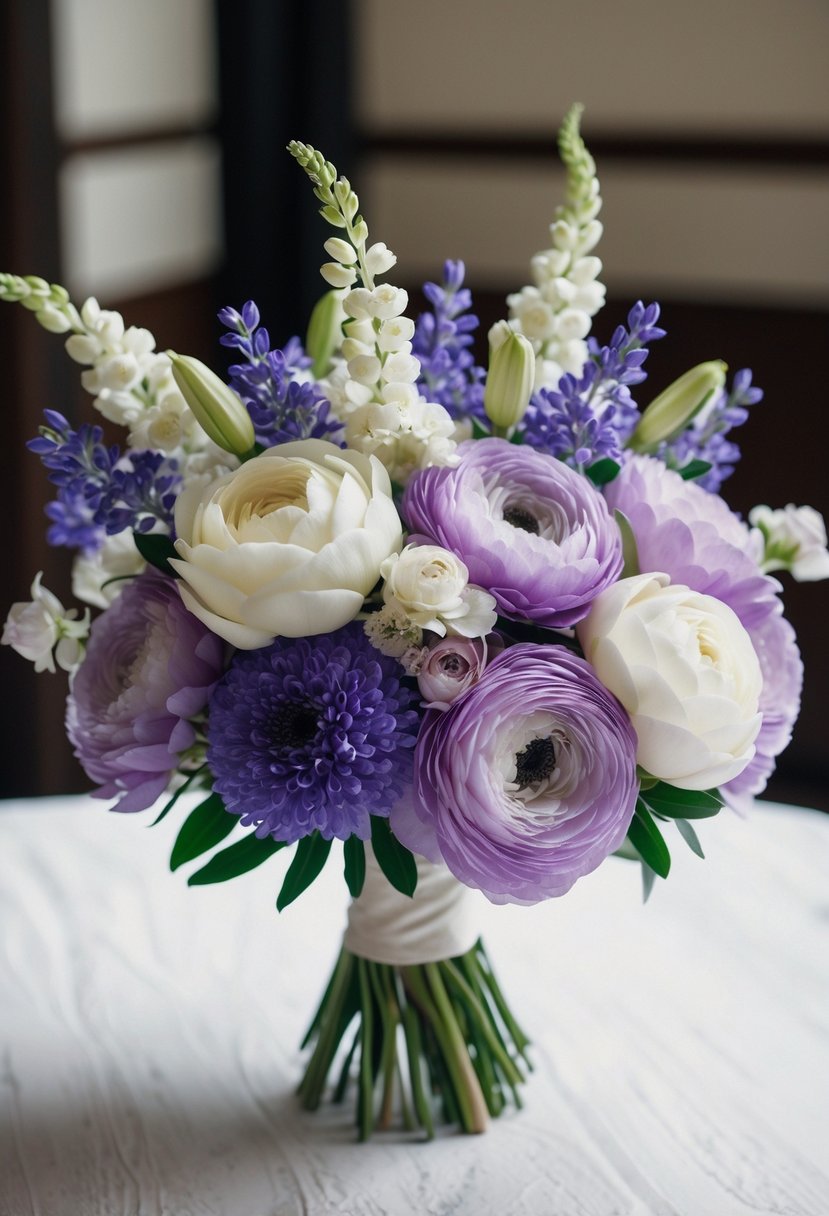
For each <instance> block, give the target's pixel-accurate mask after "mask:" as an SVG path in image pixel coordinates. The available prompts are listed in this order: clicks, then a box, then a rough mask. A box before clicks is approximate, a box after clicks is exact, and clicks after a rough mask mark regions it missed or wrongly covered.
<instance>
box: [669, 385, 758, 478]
mask: <svg viewBox="0 0 829 1216" xmlns="http://www.w3.org/2000/svg"><path fill="white" fill-rule="evenodd" d="M762 398H763V390H762V389H761V388H756V387H755V386H754V385H752V383H751V372H750V371H749V369H748V368H743V370H742V371H739V372H737V373H736V375H735V376H734V380H733V382H732V385H731V389H730V391H729V392H726V391H725V390H723V391H721V392H719V393H717V394H716V395H715V397H714V398H713V400H712V401H711V402H710V403H709V404H708V405H707V406H705V408H704V409H703V411H702V413H701V414H698V415H697V417H696V418H695V419H694V421H693V423H692V425H691V426H689V427H688V428H686V430H684V431H683V432H682V433H681V434H680V435H678V436H677V437H676V439H672V440H671V442H670V443H665V444H662V446H661V447H660V449H659V451H658V452H657V455H658V456H659V458H660V460H664V461H665V463H666V464H667V465H668V466H669V467H671V468H675V469H681V468H682V467H683V466H684V465H686V464H688V463H689V462H690V461H692V460H704V461H705V462H706V463H707V464H710V465H711V468H710V469H709V470H708V472H707V473H705V474H703V476H702V477H699V478H697V485H699V486H702V488H703V489H704V490H710V491H711V492H712V493H714V494H716V493H717V492H718V490H719V488H720V486H721V485H722V483H723V482H724V481H725V480H726V478H727V477H730V476H731V474H732V473H733V472H734V465H735V464H736V462H737V461H738V460H739V459H740V449H739V448H738V447H737V445H736V443H734V442H733V441H732V440H731V439H728V438H727V436H728V433H729V432H730V431H731V430H733V429H734V427H736V426H742V424H743V423H744V422H745V420H746V419H747V418H748V410H749V406H752V405H756V403H757V402H758V401H761V400H762Z"/></svg>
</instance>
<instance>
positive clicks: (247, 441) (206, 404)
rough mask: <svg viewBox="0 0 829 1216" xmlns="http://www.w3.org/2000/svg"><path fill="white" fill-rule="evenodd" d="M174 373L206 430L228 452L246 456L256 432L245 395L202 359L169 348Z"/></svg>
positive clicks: (194, 412)
mask: <svg viewBox="0 0 829 1216" xmlns="http://www.w3.org/2000/svg"><path fill="white" fill-rule="evenodd" d="M167 356H168V358H169V359H170V362H171V363H172V368H173V377H174V379H175V382H176V384H177V385H178V387H179V391H180V392H181V395H182V397H183V398H184V400H185V401H186V402H187V404H188V405H189V406H190V409H191V410H192V411H193V414H194V415H195V418H196V421H197V422H198V423H199V425H200V426H201V428H202V430H203V431H205V433H206V434H207V435H208V436H209V437H210V438H211V439H212V440H213V442H214V443H216V444H218V445H219V447H220V448H224V450H225V451H226V452H233V454H234V455H236V456H246V455H247V453H248V452H250V450H251V448H252V447H253V445H254V443H255V442H256V436H255V435H254V431H253V423H252V422H251V419H250V415H249V414H248V412H247V410H246V409H245V407H244V405H243V404H242V401H241V398H240V397H238V396H237V394H236V393H234V391H233V389H232V388H230V387H228V385H227V384H225V382H224V381H223V380H220V379H219V377H218V376H217V375H216V373H215V372H212V371H211V370H210V368H209V367H206V366H205V365H204V363H202V362H201V360H200V359H194V358H193V357H192V356H191V355H177V354H176V352H175V351H172V350H168V351H167Z"/></svg>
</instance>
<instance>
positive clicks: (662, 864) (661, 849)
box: [628, 798, 671, 878]
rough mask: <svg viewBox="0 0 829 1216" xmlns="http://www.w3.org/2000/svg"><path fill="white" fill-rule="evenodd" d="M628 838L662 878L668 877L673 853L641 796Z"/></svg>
mask: <svg viewBox="0 0 829 1216" xmlns="http://www.w3.org/2000/svg"><path fill="white" fill-rule="evenodd" d="M628 840H629V841H630V843H631V844H632V845H633V847H634V848H635V849H636V851H637V853H638V854H639V856H640V857H641V858H642V860H643V861H644V862H645V864H646V865H649V866H650V868H651V869H652V870H654V871H655V872H656V873H657V874H658V875H659V877H660V878H667V877H668V873H669V871H670V868H671V855H670V853H669V852H668V846H667V845H666V844H665V841H664V840H663V838H662V833H661V832H660V830H659V828H658V827H657V826H656V824H655V823H654V821H653V816H652V815H651V813H650V811H649V810H648V808H647V807H646V806H645V804H644V803H643V802H642V799H641V798H639V799H638V800H637V803H636V810H635V811H634V813H633V819H632V820H631V824H630V827H629V828H628Z"/></svg>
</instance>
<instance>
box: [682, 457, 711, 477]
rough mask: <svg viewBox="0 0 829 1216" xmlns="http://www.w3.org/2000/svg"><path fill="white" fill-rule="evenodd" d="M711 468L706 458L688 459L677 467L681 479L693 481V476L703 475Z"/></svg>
mask: <svg viewBox="0 0 829 1216" xmlns="http://www.w3.org/2000/svg"><path fill="white" fill-rule="evenodd" d="M710 468H711V465H710V463H709V462H708V461H707V460H689V461H688V463H687V464H686V465H684V466H683V467H682V468H681V469H677V473H679V475H680V477H681V478H682V480H683V481H693V480H694V478H695V477H703V476H704V475H705V474H706V473H707V472H708V470H709V469H710Z"/></svg>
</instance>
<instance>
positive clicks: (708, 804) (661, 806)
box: [639, 781, 725, 819]
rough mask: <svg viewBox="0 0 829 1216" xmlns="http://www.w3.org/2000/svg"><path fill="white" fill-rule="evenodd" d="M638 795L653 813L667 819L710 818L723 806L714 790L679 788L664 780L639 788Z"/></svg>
mask: <svg viewBox="0 0 829 1216" xmlns="http://www.w3.org/2000/svg"><path fill="white" fill-rule="evenodd" d="M639 797H640V799H641V800H642V802H644V803H645V805H646V806H647V807H648V809H649V810H651V811H653V812H654V814H656V815H667V816H668V818H669V819H710V818H711V816H712V815H716V814H717V813H718V812H719V811H721V810H722V808H723V807H724V806H725V800H724V799H723V798H721V797H720V795H719V794H718V792H717V791H716V790H680V789H677V787H676V786H675V785H666V783H665V782H664V781H660V782H659V784H658V785H654V786H652V788H651V789H648V790H641V791H640V794H639Z"/></svg>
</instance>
